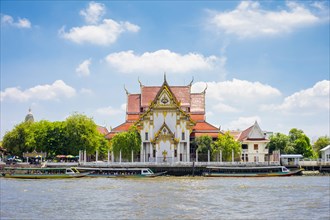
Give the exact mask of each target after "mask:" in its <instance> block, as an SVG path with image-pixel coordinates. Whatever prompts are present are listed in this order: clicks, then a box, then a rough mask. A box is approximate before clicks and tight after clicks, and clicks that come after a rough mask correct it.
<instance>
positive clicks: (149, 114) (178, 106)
mask: <svg viewBox="0 0 330 220" xmlns="http://www.w3.org/2000/svg"><path fill="white" fill-rule="evenodd" d="M192 82H193V81H191V83H190V84H189V85H186V86H170V85H169V84H168V83H167V81H166V75H164V82H163V84H162V85H161V86H145V85H143V84H142V83H141V82H140V81H139V83H140V93H137V94H131V93H129V92H128V91H127V90H126V89H125V90H126V94H127V105H126V106H127V107H126V120H125V122H124V123H122V124H121V125H119V126H117V127H115V128H113V129H112V130H111V132H110V133H108V135H107V136H106V137H107V138H108V139H111V138H112V137H113V136H114V135H116V134H117V133H119V132H124V131H128V129H129V127H131V126H132V125H137V126H138V127H139V128H140V135H141V139H142V144H141V149H140V161H141V162H156V163H157V162H168V163H173V162H190V161H192V160H193V159H194V158H195V155H196V154H195V152H196V146H194V145H193V144H192V142H193V140H194V139H195V138H196V137H199V136H202V135H209V136H211V137H212V138H213V139H216V138H217V137H218V135H219V133H220V130H219V128H217V127H215V126H213V125H211V124H210V123H208V122H207V121H206V117H205V93H206V88H205V90H204V91H202V92H200V93H192V92H191V86H192Z"/></svg>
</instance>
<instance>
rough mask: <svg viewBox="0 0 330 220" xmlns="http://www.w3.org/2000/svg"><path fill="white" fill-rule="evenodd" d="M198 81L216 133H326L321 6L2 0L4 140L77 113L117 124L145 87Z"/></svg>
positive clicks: (324, 5) (324, 8)
mask: <svg viewBox="0 0 330 220" xmlns="http://www.w3.org/2000/svg"><path fill="white" fill-rule="evenodd" d="M164 72H166V76H167V81H168V83H169V84H170V85H187V84H188V83H189V82H190V81H191V80H192V78H194V83H193V87H192V90H193V91H194V92H201V91H203V90H204V88H205V86H206V84H207V85H208V88H207V93H206V110H207V121H208V122H210V123H212V124H214V125H216V126H221V128H222V129H223V130H227V129H231V130H234V129H235V130H236V129H245V128H247V127H249V126H250V125H252V124H253V123H254V121H255V120H257V121H258V122H259V124H260V126H261V128H262V129H264V130H267V131H273V132H282V133H288V131H289V130H290V129H291V128H294V127H296V128H299V129H302V130H303V131H304V132H305V133H306V134H307V135H309V136H310V137H311V138H315V137H317V136H322V135H329V93H330V91H329V90H330V89H329V85H330V82H329V1H275V0H273V1H271V0H270V1H261V2H256V1H207V2H204V1H197V2H195V1H194V2H189V1H181V2H173V1H169V2H167V1H158V2H146V1H143V2H142V1H141V2H139V1H123V2H121V1H115V2H110V1H102V2H96V1H95V2H88V1H52V2H48V1H1V138H2V137H3V135H4V134H5V132H6V131H9V130H11V129H12V128H13V127H14V125H15V124H18V123H20V122H22V121H23V120H24V117H25V115H26V114H27V113H28V109H29V107H31V108H32V112H33V114H34V117H35V119H36V120H42V119H46V120H50V121H57V120H64V119H65V118H66V117H67V116H69V115H70V114H72V113H74V112H79V113H84V114H86V115H88V116H90V117H93V118H94V120H95V122H96V123H97V124H99V125H102V126H107V127H108V128H109V127H110V126H112V127H115V126H117V125H119V124H120V123H122V122H124V120H125V108H126V93H125V90H124V85H125V87H126V88H127V90H128V91H129V92H130V93H139V92H140V87H139V83H138V79H140V81H141V82H142V83H143V84H144V85H161V84H162V82H163V74H164Z"/></svg>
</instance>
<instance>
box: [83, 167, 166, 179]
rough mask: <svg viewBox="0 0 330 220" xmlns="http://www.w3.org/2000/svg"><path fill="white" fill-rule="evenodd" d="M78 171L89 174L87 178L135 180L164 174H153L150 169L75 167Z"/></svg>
mask: <svg viewBox="0 0 330 220" xmlns="http://www.w3.org/2000/svg"><path fill="white" fill-rule="evenodd" d="M77 169H78V170H81V171H88V172H90V173H89V174H88V175H87V176H89V177H108V178H113V177H117V178H127V177H130V178H136V177H156V176H161V175H164V174H165V173H166V171H165V172H159V173H154V172H153V171H152V170H151V169H150V168H93V167H77Z"/></svg>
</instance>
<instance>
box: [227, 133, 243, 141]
mask: <svg viewBox="0 0 330 220" xmlns="http://www.w3.org/2000/svg"><path fill="white" fill-rule="evenodd" d="M241 133H242V131H229V134H230V135H231V136H233V137H234V139H235V140H237V139H238V138H239V136H240V134H241Z"/></svg>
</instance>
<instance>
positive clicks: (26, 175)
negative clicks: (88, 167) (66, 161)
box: [2, 167, 89, 179]
mask: <svg viewBox="0 0 330 220" xmlns="http://www.w3.org/2000/svg"><path fill="white" fill-rule="evenodd" d="M88 174H89V172H86V173H80V172H79V170H77V169H76V168H74V167H71V168H63V167H60V168H45V167H43V168H20V167H5V168H4V172H3V173H2V176H3V177H6V178H19V179H61V178H79V177H84V176H87V175H88Z"/></svg>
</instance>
